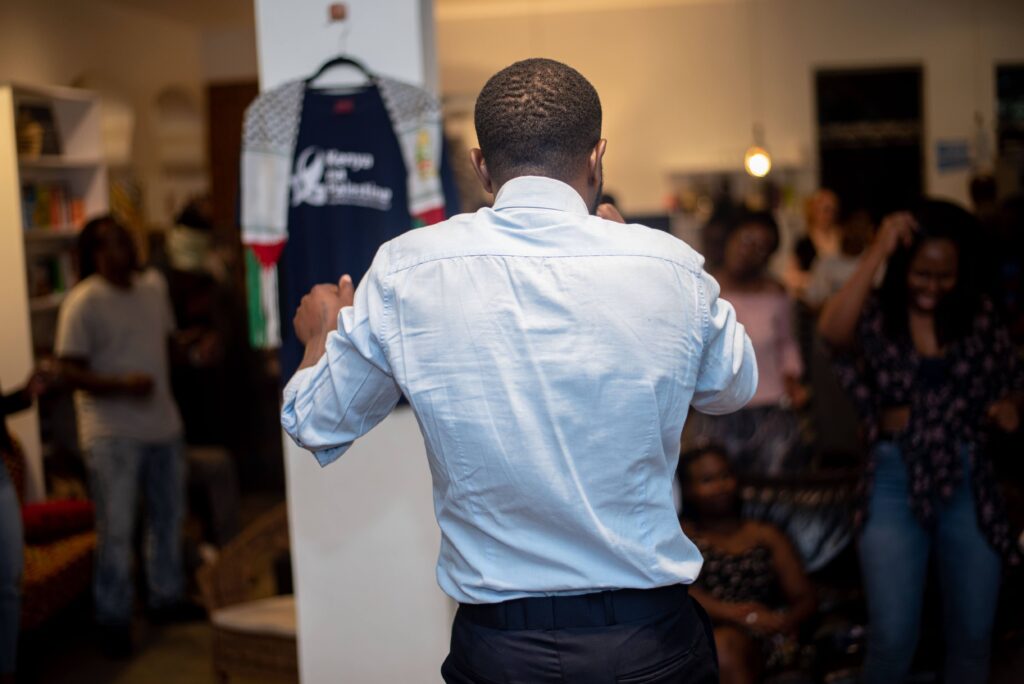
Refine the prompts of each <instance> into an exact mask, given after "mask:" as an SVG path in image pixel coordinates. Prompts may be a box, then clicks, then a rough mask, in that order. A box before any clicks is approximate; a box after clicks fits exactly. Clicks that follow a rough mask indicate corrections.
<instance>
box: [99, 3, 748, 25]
mask: <svg viewBox="0 0 1024 684" xmlns="http://www.w3.org/2000/svg"><path fill="white" fill-rule="evenodd" d="M105 1H106V2H111V3H114V4H116V5H122V6H125V7H132V8H135V9H138V10H142V11H145V12H150V13H152V14H158V15H160V16H163V17H166V18H168V19H173V20H175V21H179V22H182V23H185V24H188V25H190V26H193V27H195V28H199V29H213V28H233V27H242V26H253V25H254V24H255V20H254V9H253V6H254V0H105ZM281 1H282V2H285V1H287V0H281ZM323 1H324V7H325V11H326V7H327V5H328V4H329V0H323ZM433 1H434V7H435V9H436V11H437V15H438V17H439V18H442V19H446V18H473V17H489V16H491V17H493V16H515V15H532V14H536V13H541V12H554V13H561V12H576V11H595V10H609V9H630V8H633V9H637V8H642V7H651V6H659V5H685V4H700V3H705V4H706V3H716V2H742V1H743V0H433Z"/></svg>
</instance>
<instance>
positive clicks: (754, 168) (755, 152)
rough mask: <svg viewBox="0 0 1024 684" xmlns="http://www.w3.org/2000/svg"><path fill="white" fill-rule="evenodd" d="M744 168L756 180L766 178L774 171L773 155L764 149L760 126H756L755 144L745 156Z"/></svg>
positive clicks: (748, 149)
mask: <svg viewBox="0 0 1024 684" xmlns="http://www.w3.org/2000/svg"><path fill="white" fill-rule="evenodd" d="M743 168H744V169H746V170H747V173H749V174H750V175H751V176H753V177H754V178H764V177H765V176H767V175H768V172H769V171H771V170H772V155H771V154H769V153H768V150H767V149H765V147H764V143H763V142H762V134H761V126H760V125H759V124H754V144H753V145H751V146H750V147H749V148H747V153H746V154H744V155H743Z"/></svg>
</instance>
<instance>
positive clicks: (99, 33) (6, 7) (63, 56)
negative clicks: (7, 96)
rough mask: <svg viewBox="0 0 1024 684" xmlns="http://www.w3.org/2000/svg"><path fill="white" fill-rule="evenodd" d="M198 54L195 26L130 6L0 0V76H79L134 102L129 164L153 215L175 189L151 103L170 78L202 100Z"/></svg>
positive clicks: (34, 79)
mask: <svg viewBox="0 0 1024 684" xmlns="http://www.w3.org/2000/svg"><path fill="white" fill-rule="evenodd" d="M200 56H201V53H200V38H199V31H198V30H196V29H194V28H192V27H190V26H188V25H186V24H183V23H179V22H176V21H174V20H171V19H166V18H163V17H160V16H157V15H154V14H151V13H147V12H144V11H141V10H137V9H135V8H131V7H125V6H123V5H118V4H114V3H107V2H103V1H102V0H90V1H89V2H84V1H82V0H3V2H0V81H6V80H12V81H17V82H24V83H29V84H35V83H38V84H44V85H70V84H71V83H72V82H73V81H75V80H76V79H79V78H82V77H83V76H84V77H85V78H86V80H87V82H94V83H103V84H105V86H109V87H111V88H114V89H116V90H117V91H118V93H119V94H120V95H122V96H124V97H125V98H126V99H127V100H128V101H129V102H130V103H131V104H132V105H133V106H134V108H135V112H136V133H135V145H134V151H133V166H134V168H135V170H136V172H137V174H138V177H139V178H140V180H141V181H142V183H143V185H144V190H145V193H146V200H147V206H146V207H145V211H146V214H147V218H148V219H149V220H150V221H152V222H157V223H166V222H167V221H168V220H169V219H170V217H171V215H172V214H173V208H172V207H168V206H167V204H166V202H165V198H166V197H167V195H168V194H171V193H173V191H174V182H173V180H169V179H167V178H166V176H165V174H163V173H162V172H161V169H160V167H159V163H158V159H157V155H156V149H157V145H156V144H155V137H156V133H155V130H154V128H155V125H154V118H155V112H154V109H153V103H154V101H155V98H156V95H157V93H159V92H160V91H161V90H162V89H163V88H165V87H167V86H169V85H176V86H179V87H182V88H184V89H185V90H186V91H188V92H189V93H190V94H191V95H192V96H193V97H194V98H195V100H196V102H198V103H199V104H200V107H202V106H203V105H202V103H203V90H202V65H201V60H200ZM200 134H202V133H201V132H200Z"/></svg>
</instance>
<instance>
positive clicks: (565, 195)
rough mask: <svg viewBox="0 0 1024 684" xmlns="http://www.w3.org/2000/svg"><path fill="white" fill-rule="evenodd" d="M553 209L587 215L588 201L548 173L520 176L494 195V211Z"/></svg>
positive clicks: (506, 183) (507, 182)
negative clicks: (547, 175) (548, 176)
mask: <svg viewBox="0 0 1024 684" xmlns="http://www.w3.org/2000/svg"><path fill="white" fill-rule="evenodd" d="M513 208H515V209H553V210H555V211H568V212H571V213H573V214H580V215H583V216H586V215H588V214H589V213H590V211H589V210H588V209H587V204H586V202H584V201H583V198H582V197H580V194H579V193H578V192H576V191H575V190H574V189H573V188H572V187H571V186H569V185H567V184H565V183H563V182H562V181H560V180H555V179H554V178H547V177H545V176H519V177H517V178H513V179H512V180H510V181H506V182H505V184H504V185H502V186H501V188H500V189H499V190H498V194H497V196H495V198H494V210H495V211H501V210H502V209H513Z"/></svg>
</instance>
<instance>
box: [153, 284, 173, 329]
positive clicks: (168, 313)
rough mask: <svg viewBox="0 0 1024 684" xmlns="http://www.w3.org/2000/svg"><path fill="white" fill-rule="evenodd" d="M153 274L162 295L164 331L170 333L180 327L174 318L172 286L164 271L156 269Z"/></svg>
mask: <svg viewBox="0 0 1024 684" xmlns="http://www.w3.org/2000/svg"><path fill="white" fill-rule="evenodd" d="M152 274H153V282H154V283H155V284H156V288H157V291H158V292H159V296H160V311H161V319H162V320H161V322H162V323H163V326H164V333H166V334H167V335H170V334H171V333H173V332H174V331H175V330H177V329H178V322H177V321H176V320H175V318H174V305H173V304H172V303H171V288H170V286H169V285H168V284H167V278H165V277H164V275H163V274H162V273H160V272H159V271H157V270H155V269H154V270H153V272H152Z"/></svg>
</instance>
